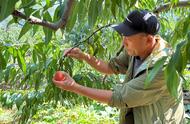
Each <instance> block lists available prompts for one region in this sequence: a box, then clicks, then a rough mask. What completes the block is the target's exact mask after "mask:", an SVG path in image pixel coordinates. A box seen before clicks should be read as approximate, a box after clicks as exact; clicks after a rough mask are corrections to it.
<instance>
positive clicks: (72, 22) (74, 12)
mask: <svg viewBox="0 0 190 124" xmlns="http://www.w3.org/2000/svg"><path fill="white" fill-rule="evenodd" d="M77 4H78V3H77V2H75V5H74V6H73V10H72V14H71V15H70V17H69V19H68V22H67V25H66V31H67V32H70V31H71V30H72V29H73V27H74V25H75V23H76V20H77V13H78V6H77Z"/></svg>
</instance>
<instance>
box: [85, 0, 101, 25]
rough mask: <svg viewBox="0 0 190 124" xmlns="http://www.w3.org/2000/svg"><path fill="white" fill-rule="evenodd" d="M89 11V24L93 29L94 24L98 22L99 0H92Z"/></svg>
mask: <svg viewBox="0 0 190 124" xmlns="http://www.w3.org/2000/svg"><path fill="white" fill-rule="evenodd" d="M88 10H90V11H88V24H89V26H90V27H93V26H94V24H95V23H96V21H97V16H98V14H99V13H98V1H97V0H91V1H90V5H89V9H88Z"/></svg>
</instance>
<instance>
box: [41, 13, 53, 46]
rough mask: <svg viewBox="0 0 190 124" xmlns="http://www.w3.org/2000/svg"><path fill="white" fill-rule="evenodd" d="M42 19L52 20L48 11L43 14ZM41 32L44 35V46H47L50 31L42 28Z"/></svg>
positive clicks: (50, 36)
mask: <svg viewBox="0 0 190 124" xmlns="http://www.w3.org/2000/svg"><path fill="white" fill-rule="evenodd" d="M44 19H45V20H48V21H52V18H51V16H50V14H49V12H48V11H46V13H45V14H44ZM43 31H44V34H45V42H46V44H48V43H49V42H50V40H51V39H52V30H51V29H49V28H46V27H43Z"/></svg>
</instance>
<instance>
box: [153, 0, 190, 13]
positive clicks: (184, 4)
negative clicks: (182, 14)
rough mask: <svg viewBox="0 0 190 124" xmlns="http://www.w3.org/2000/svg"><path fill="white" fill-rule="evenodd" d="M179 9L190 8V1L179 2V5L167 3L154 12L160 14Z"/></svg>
mask: <svg viewBox="0 0 190 124" xmlns="http://www.w3.org/2000/svg"><path fill="white" fill-rule="evenodd" d="M178 7H190V1H189V0H187V1H179V2H178V3H177V4H174V5H173V4H171V3H166V4H163V5H161V6H159V7H157V8H155V9H154V10H153V12H154V13H160V12H163V11H167V10H169V9H170V8H178Z"/></svg>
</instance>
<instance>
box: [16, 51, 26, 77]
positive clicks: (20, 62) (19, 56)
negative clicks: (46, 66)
mask: <svg viewBox="0 0 190 124" xmlns="http://www.w3.org/2000/svg"><path fill="white" fill-rule="evenodd" d="M17 62H18V65H19V67H20V68H21V70H22V71H23V73H24V74H26V63H25V60H24V58H23V56H22V54H21V52H20V50H17Z"/></svg>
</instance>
